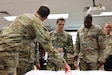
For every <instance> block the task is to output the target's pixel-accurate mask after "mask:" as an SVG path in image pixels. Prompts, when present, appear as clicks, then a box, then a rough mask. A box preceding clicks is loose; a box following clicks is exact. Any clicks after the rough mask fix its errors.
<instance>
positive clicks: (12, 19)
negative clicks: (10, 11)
mask: <svg viewBox="0 0 112 75" xmlns="http://www.w3.org/2000/svg"><path fill="white" fill-rule="evenodd" d="M16 17H17V16H5V17H4V18H5V19H6V20H7V21H14V19H16Z"/></svg>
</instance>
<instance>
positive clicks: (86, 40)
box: [76, 25, 106, 63]
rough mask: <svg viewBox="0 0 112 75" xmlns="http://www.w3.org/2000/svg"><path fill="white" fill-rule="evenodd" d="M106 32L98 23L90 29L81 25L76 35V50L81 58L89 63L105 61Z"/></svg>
mask: <svg viewBox="0 0 112 75" xmlns="http://www.w3.org/2000/svg"><path fill="white" fill-rule="evenodd" d="M105 39H106V37H105V33H104V31H103V29H102V28H101V27H100V26H98V25H92V26H91V27H90V28H89V29H87V28H85V27H84V26H82V27H80V28H79V29H78V31H77V36H76V50H77V51H76V52H77V54H78V55H79V58H82V59H85V60H86V62H87V63H91V62H97V61H104V59H103V54H104V53H103V51H104V50H105Z"/></svg>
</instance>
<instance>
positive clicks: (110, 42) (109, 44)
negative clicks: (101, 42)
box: [104, 34, 112, 60]
mask: <svg viewBox="0 0 112 75" xmlns="http://www.w3.org/2000/svg"><path fill="white" fill-rule="evenodd" d="M109 55H112V34H110V35H107V36H106V49H105V57H104V58H105V60H106V58H107V57H108V56H109Z"/></svg>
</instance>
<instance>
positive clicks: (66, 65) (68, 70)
mask: <svg viewBox="0 0 112 75" xmlns="http://www.w3.org/2000/svg"><path fill="white" fill-rule="evenodd" d="M64 69H65V73H66V72H71V68H70V66H69V65H68V64H67V63H66V62H65V63H64Z"/></svg>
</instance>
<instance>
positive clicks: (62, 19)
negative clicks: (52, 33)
mask: <svg viewBox="0 0 112 75" xmlns="http://www.w3.org/2000/svg"><path fill="white" fill-rule="evenodd" d="M59 21H64V22H65V19H64V18H59V19H57V22H56V23H58V22H59Z"/></svg>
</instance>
